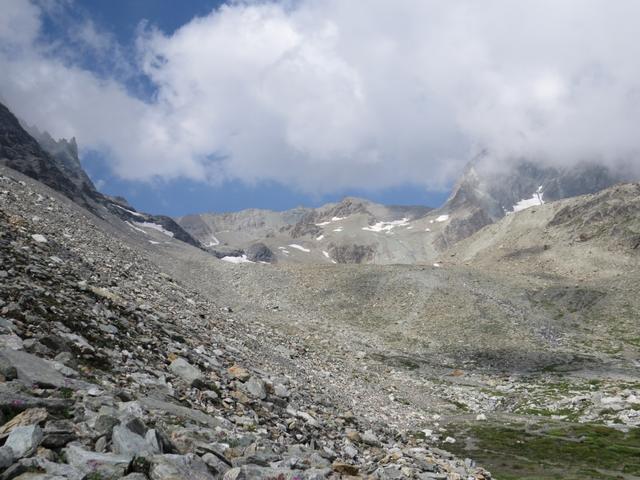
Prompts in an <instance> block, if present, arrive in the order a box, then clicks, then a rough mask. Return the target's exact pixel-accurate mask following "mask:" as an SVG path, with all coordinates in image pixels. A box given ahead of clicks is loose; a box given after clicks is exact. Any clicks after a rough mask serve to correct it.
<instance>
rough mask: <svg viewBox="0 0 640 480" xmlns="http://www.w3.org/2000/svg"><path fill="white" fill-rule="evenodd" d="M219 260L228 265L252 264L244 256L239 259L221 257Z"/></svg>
mask: <svg viewBox="0 0 640 480" xmlns="http://www.w3.org/2000/svg"><path fill="white" fill-rule="evenodd" d="M220 260H222V261H224V262H229V263H254V262H252V261H251V260H249V259H248V258H247V256H246V255H242V256H241V257H222V258H221V259H220Z"/></svg>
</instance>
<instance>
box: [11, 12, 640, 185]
mask: <svg viewBox="0 0 640 480" xmlns="http://www.w3.org/2000/svg"><path fill="white" fill-rule="evenodd" d="M59 3H60V2H56V1H49V2H44V3H43V2H38V3H29V2H26V1H22V0H4V1H3V15H2V17H1V19H0V71H2V72H3V73H2V75H0V96H2V97H3V98H4V100H5V101H6V102H7V103H8V104H9V105H10V106H11V108H12V109H14V111H16V112H17V113H18V114H19V115H21V116H22V117H23V118H24V119H25V120H26V121H28V122H29V123H34V124H37V125H38V126H40V127H41V128H44V129H47V130H49V131H50V132H51V133H52V134H53V135H54V136H66V137H71V136H75V137H77V138H78V139H79V141H80V143H81V145H83V146H84V147H85V148H93V149H102V150H104V151H105V152H108V156H109V158H110V160H111V164H112V167H113V169H114V171H115V172H116V173H117V174H118V175H120V176H122V177H123V178H129V179H150V178H154V177H161V178H169V179H170V178H177V177H186V178H191V179H196V180H207V181H211V182H221V181H225V180H237V179H240V180H243V181H245V182H249V183H251V182H259V181H264V180H273V181H277V182H281V183H284V184H286V185H289V186H292V187H294V188H298V189H301V190H303V191H306V192H313V193H327V192H332V191H337V190H340V189H345V188H360V189H379V188H385V187H393V186H398V185H403V184H409V183H410V184H418V185H424V186H425V187H428V188H440V187H442V186H444V185H447V184H449V183H450V182H451V181H452V180H453V178H454V177H455V176H457V175H458V174H459V173H460V171H461V169H462V167H463V165H464V164H465V163H466V162H467V161H468V159H469V158H471V157H472V156H473V155H474V154H475V153H477V152H478V151H480V150H486V151H489V152H491V157H492V158H494V159H496V160H497V162H498V163H499V164H504V163H505V162H507V161H509V160H510V159H514V158H521V157H526V158H532V159H536V160H537V161H540V162H546V163H550V164H556V165H557V164H571V163H573V162H577V161H581V160H599V161H603V162H606V163H607V164H610V165H614V166H615V165H619V164H623V163H628V162H635V164H636V165H637V163H638V161H637V159H638V156H637V155H638V150H639V148H640V136H639V135H638V134H637V132H636V129H637V125H638V124H640V63H639V62H638V61H637V59H638V58H640V44H639V43H638V42H637V40H636V36H637V18H640V3H638V2H635V1H633V0H620V1H617V2H605V1H602V0H587V1H584V0H561V1H547V0H529V1H521V2H511V1H508V0H488V1H485V2H475V1H471V0H468V1H460V2H442V1H435V0H433V1H431V0H402V1H398V2H389V1H387V0H366V1H365V0H357V1H350V2H344V1H340V0H299V1H296V2H232V3H230V4H229V5H225V6H222V7H220V8H218V9H216V10H214V11H212V12H211V13H210V14H208V15H207V16H204V17H197V18H194V19H193V20H191V21H190V22H189V23H187V24H185V25H183V26H182V27H181V28H179V29H178V30H176V31H175V32H171V33H164V32H162V31H159V30H156V29H155V28H154V27H153V25H149V24H141V26H140V28H139V30H138V34H137V40H136V45H135V47H134V46H126V45H124V46H123V45H118V44H117V43H116V42H115V41H114V40H113V38H112V37H110V35H109V32H101V31H99V30H98V29H97V28H95V26H94V25H93V23H92V22H91V20H90V19H87V21H86V22H85V23H84V24H83V25H78V26H77V32H78V34H77V35H76V36H75V37H74V39H73V40H74V41H73V43H72V44H70V45H66V47H67V48H61V47H60V46H59V45H58V46H56V48H53V46H52V45H51V43H50V42H49V41H43V36H42V22H43V19H44V18H45V16H46V15H50V12H51V9H52V8H55V5H56V4H59ZM60 9H61V10H62V11H63V10H64V8H63V7H60ZM62 47H65V45H62ZM127 47H130V50H129V51H130V52H134V53H131V54H130V55H129V56H128V58H124V56H123V53H122V52H123V51H127ZM112 51H113V52H114V54H113V55H112V56H109V52H112ZM86 55H91V58H93V59H94V60H95V61H94V62H93V63H94V64H93V65H90V64H89V65H87V62H86V61H81V60H82V59H81V58H79V57H81V56H86ZM106 59H109V62H110V63H109V65H111V67H112V68H111V70H110V71H109V72H107V73H105V69H104V63H105V62H107V60H106ZM120 66H121V67H122V68H120ZM132 71H133V73H132ZM131 75H138V76H141V77H144V79H145V81H146V82H148V85H149V86H150V88H151V90H152V92H153V94H152V95H149V96H144V97H143V96H138V95H136V94H135V93H133V92H135V90H134V89H132V88H131V87H130V84H129V83H128V79H129V78H130V76H131Z"/></svg>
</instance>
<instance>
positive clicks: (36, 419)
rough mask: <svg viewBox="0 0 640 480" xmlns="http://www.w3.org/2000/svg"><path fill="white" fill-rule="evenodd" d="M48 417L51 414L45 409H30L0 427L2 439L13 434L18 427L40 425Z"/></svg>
mask: <svg viewBox="0 0 640 480" xmlns="http://www.w3.org/2000/svg"><path fill="white" fill-rule="evenodd" d="M48 416H49V414H48V413H47V410H46V409H44V408H30V409H28V410H25V411H24V412H22V413H19V414H18V415H16V416H15V417H13V418H12V419H11V420H9V421H8V422H7V423H5V424H4V425H2V426H1V427H0V437H2V436H4V435H6V434H9V433H11V431H12V430H13V429H14V428H16V427H26V426H29V425H38V424H39V423H42V422H44V421H45V420H46V419H47V417H48Z"/></svg>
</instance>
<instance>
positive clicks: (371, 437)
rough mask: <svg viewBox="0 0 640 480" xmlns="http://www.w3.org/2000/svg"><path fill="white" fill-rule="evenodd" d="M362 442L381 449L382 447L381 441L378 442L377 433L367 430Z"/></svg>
mask: <svg viewBox="0 0 640 480" xmlns="http://www.w3.org/2000/svg"><path fill="white" fill-rule="evenodd" d="M362 441H363V442H364V443H365V444H367V445H369V446H372V447H380V446H381V445H382V444H381V443H380V440H378V437H376V435H375V433H373V432H372V431H371V430H367V431H366V432H364V434H363V435H362Z"/></svg>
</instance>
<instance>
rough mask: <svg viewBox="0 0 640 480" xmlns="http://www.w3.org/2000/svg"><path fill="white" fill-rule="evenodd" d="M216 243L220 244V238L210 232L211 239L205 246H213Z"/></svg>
mask: <svg viewBox="0 0 640 480" xmlns="http://www.w3.org/2000/svg"><path fill="white" fill-rule="evenodd" d="M217 245H220V240H218V239H217V238H216V236H215V235H214V234H213V233H212V234H211V239H210V240H209V243H207V244H206V245H205V247H215V246H217Z"/></svg>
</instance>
